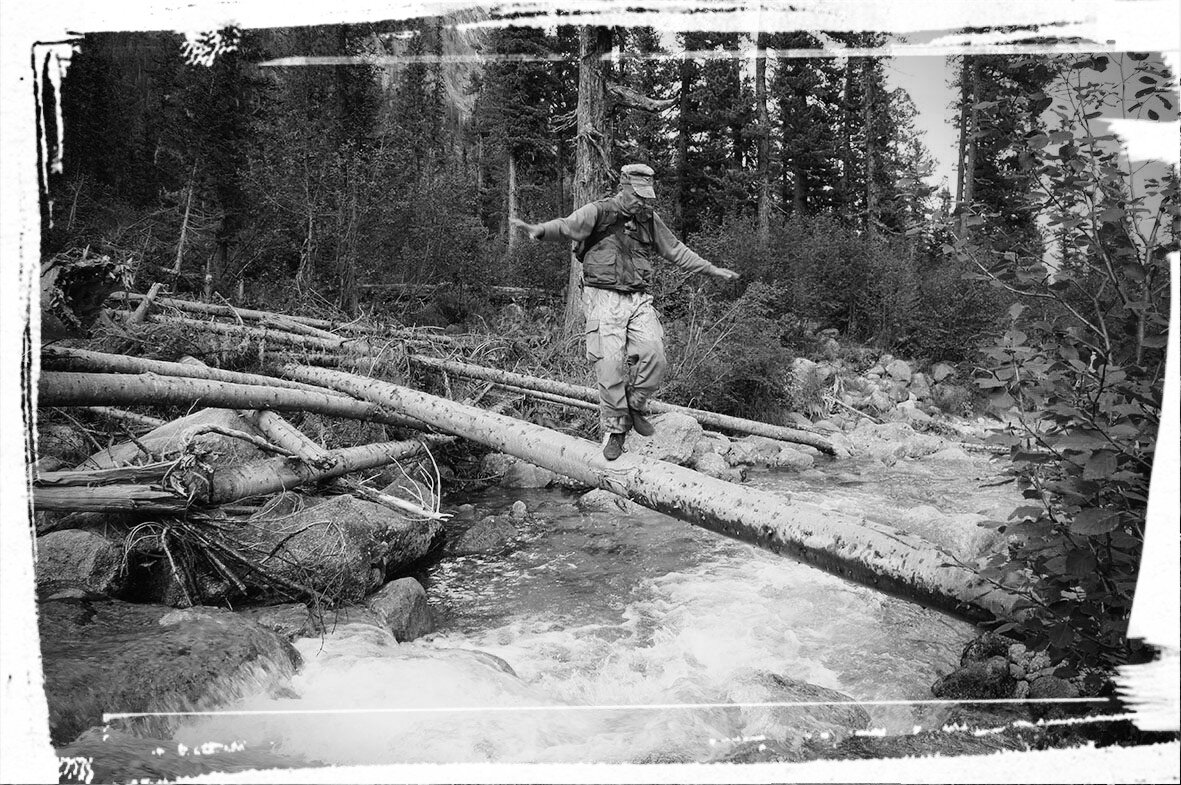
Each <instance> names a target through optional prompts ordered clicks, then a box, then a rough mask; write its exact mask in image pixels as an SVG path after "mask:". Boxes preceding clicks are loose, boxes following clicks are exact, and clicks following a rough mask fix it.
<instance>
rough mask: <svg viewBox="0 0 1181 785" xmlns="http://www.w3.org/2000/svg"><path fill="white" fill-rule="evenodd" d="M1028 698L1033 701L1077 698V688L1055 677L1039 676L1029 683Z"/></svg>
mask: <svg viewBox="0 0 1181 785" xmlns="http://www.w3.org/2000/svg"><path fill="white" fill-rule="evenodd" d="M1029 697H1030V698H1032V699H1034V700H1044V699H1051V700H1052V699H1055V698H1077V697H1078V687H1076V686H1074V684H1072V683H1071V682H1069V681H1067V680H1066V679H1060V678H1058V677H1057V676H1039V677H1038V678H1036V679H1033V680H1032V681H1030V682H1029Z"/></svg>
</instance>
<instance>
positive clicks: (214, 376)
mask: <svg viewBox="0 0 1181 785" xmlns="http://www.w3.org/2000/svg"><path fill="white" fill-rule="evenodd" d="M63 366H64V367H65V368H66V369H69V370H74V371H77V370H88V371H101V372H104V373H154V374H159V375H160V376H178V377H183V378H188V379H211V380H214V381H219V382H232V383H234V384H254V385H260V386H262V387H284V388H287V389H291V390H304V391H306V392H314V393H319V394H321V395H330V396H332V397H341V393H338V392H336V391H335V390H327V389H325V388H323V387H315V386H313V385H310V384H302V383H300V382H293V381H291V380H290V379H278V378H275V377H273V376H264V375H263V374H257V373H242V372H240V371H223V370H222V369H220V368H210V367H208V366H206V365H204V364H202V365H190V364H189V363H183V362H181V363H174V362H168V361H166V360H149V359H147V358H144V357H128V356H127V355H125V354H107V353H105V352H92V351H89V350H87V349H73V348H68V347H64V346H47V347H45V348H44V349H43V350H42V351H41V368H42V370H62V369H63V368H62V367H63Z"/></svg>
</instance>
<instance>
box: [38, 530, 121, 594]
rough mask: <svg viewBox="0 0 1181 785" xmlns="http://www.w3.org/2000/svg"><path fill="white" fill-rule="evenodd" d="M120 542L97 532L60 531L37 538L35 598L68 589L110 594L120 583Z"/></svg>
mask: <svg viewBox="0 0 1181 785" xmlns="http://www.w3.org/2000/svg"><path fill="white" fill-rule="evenodd" d="M122 564H123V545H122V543H116V542H112V541H111V540H108V539H107V538H106V537H104V536H102V535H101V534H98V533H97V532H93V531H87V530H82V529H62V530H60V531H55V532H50V533H49V534H45V535H42V536H41V537H38V538H37V564H36V576H37V596H38V597H41V598H46V597H50V596H53V595H54V594H57V593H58V592H62V591H65V590H68V589H74V590H81V591H83V592H86V593H87V594H100V595H102V594H112V593H114V592H115V591H116V590H117V589H118V587H119V583H120V576H119V573H120V567H121V566H122Z"/></svg>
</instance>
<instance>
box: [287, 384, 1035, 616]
mask: <svg viewBox="0 0 1181 785" xmlns="http://www.w3.org/2000/svg"><path fill="white" fill-rule="evenodd" d="M284 373H285V374H287V375H288V376H290V377H291V378H294V379H298V380H300V381H305V382H308V383H314V384H328V385H332V386H333V387H336V388H337V389H340V390H342V391H345V392H348V393H349V394H351V395H354V396H357V397H362V398H366V399H369V400H371V401H374V402H379V403H381V404H383V405H386V406H390V407H392V408H395V409H399V410H403V411H407V412H412V413H413V414H414V415H415V416H416V417H419V418H421V419H422V420H423V421H425V422H429V423H431V424H432V425H434V426H435V427H437V428H439V429H441V430H444V431H448V432H450V433H454V434H458V435H462V436H463V437H465V438H467V439H471V440H473V441H477V442H480V443H481V444H485V445H488V446H489V447H491V448H493V449H495V450H500V451H502V452H506V453H508V454H510V455H514V456H516V457H518V458H521V459H522V460H526V461H529V462H530V463H533V464H536V465H538V466H543V467H545V468H548V469H550V470H551V471H555V472H557V473H559V474H562V475H565V476H567V477H572V478H574V479H576V480H578V481H580V482H583V483H586V484H588V485H591V486H593V487H597V488H604V489H606V490H609V491H611V492H613V493H616V494H619V495H621V496H625V497H627V498H629V499H631V500H633V501H635V502H638V503H639V504H642V505H644V506H645V507H648V508H650V509H653V510H657V511H659V512H663V513H666V514H668V515H673V516H676V517H678V518H681V519H682V520H685V521H688V522H690V523H693V524H695V525H697V526H701V527H703V528H706V529H710V530H711V531H715V532H717V533H719V534H724V535H727V536H730V537H734V538H736V539H741V540H743V541H746V542H750V543H753V544H755V545H758V546H760V547H764V548H767V549H769V550H772V551H775V552H776V553H786V554H788V555H790V556H792V557H794V558H796V559H799V560H800V561H803V562H805V563H806V564H810V565H812V566H814V567H817V568H819V569H822V570H824V571H826V572H830V573H833V574H836V575H839V576H841V577H844V578H847V579H851V580H856V581H859V582H862V583H864V584H866V585H869V586H871V587H873V588H874V589H877V590H879V591H885V592H889V593H891V594H896V595H898V596H901V597H903V598H905V599H908V600H911V601H914V602H918V603H921V604H924V605H929V606H933V607H936V608H939V609H940V610H943V611H946V612H949V613H953V614H956V615H959V616H962V617H965V618H968V619H972V620H976V621H980V620H987V619H990V618H993V617H994V616H1001V617H1005V616H1009V615H1011V613H1012V610H1013V603H1014V602H1015V601H1016V600H1017V597H1016V596H1015V595H1011V594H1008V593H1007V592H1003V591H999V590H996V589H993V588H992V587H990V586H989V585H988V584H987V583H986V582H985V581H984V580H983V579H981V578H980V577H978V576H977V575H975V574H974V573H973V572H971V571H969V570H967V569H964V568H960V567H956V566H950V565H947V564H946V562H947V561H948V557H947V556H946V555H945V554H944V553H942V552H941V551H940V550H939V549H937V548H936V547H935V546H934V545H932V544H930V543H929V542H926V541H924V540H922V539H921V538H918V537H914V536H911V535H908V534H904V533H902V532H900V531H898V530H895V529H892V528H890V527H887V526H882V525H876V524H870V523H868V522H865V521H864V520H863V519H860V518H855V517H852V516H849V515H846V514H843V513H839V512H834V511H830V510H824V509H821V508H819V507H815V506H812V505H808V504H803V503H799V502H792V501H789V500H788V499H786V498H784V497H781V496H776V495H774V494H771V493H766V492H760V491H756V490H754V489H752V488H748V487H744V486H739V485H734V484H732V483H728V482H724V481H722V480H717V479H714V478H712V477H708V476H706V475H703V474H700V473H698V472H695V471H693V470H691V469H685V468H683V467H680V466H675V465H673V464H670V463H665V462H663V461H656V460H650V459H645V458H640V457H636V456H634V455H631V454H626V453H625V454H624V455H623V456H622V457H620V458H619V459H618V460H616V461H612V462H608V461H607V460H606V459H605V458H603V456H602V453H601V452H600V450H599V446H598V444H596V443H594V442H589V441H584V440H582V439H576V438H574V437H571V436H567V435H565V434H562V433H557V432H555V431H551V430H549V429H548V428H543V427H541V426H539V425H535V424H533V423H529V422H523V421H521V420H514V419H512V418H508V417H502V416H500V415H497V414H493V413H490V412H487V411H484V410H482V409H477V408H474V407H471V406H464V405H463V404H457V403H455V402H453V401H448V400H445V399H442V398H437V397H435V396H432V395H427V394H425V393H420V392H417V391H415V390H410V389H407V388H405V387H399V386H397V385H394V384H389V383H387V382H382V381H377V380H372V379H366V378H363V377H359V376H353V375H351V374H345V373H340V372H338V371H329V370H325V369H322V368H310V367H307V366H296V365H289V366H286V367H285V368H284Z"/></svg>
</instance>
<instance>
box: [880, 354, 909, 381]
mask: <svg viewBox="0 0 1181 785" xmlns="http://www.w3.org/2000/svg"><path fill="white" fill-rule="evenodd" d="M885 368H886V375H887V376H889V377H890V378H891V379H893V380H895V381H898V382H902V383H903V384H909V383H910V379H911V377H912V376H913V375H914V372H913V371H911V369H910V363H908V362H906V361H905V360H894V361H892V362H890V363H888V364H886V366H885Z"/></svg>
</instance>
